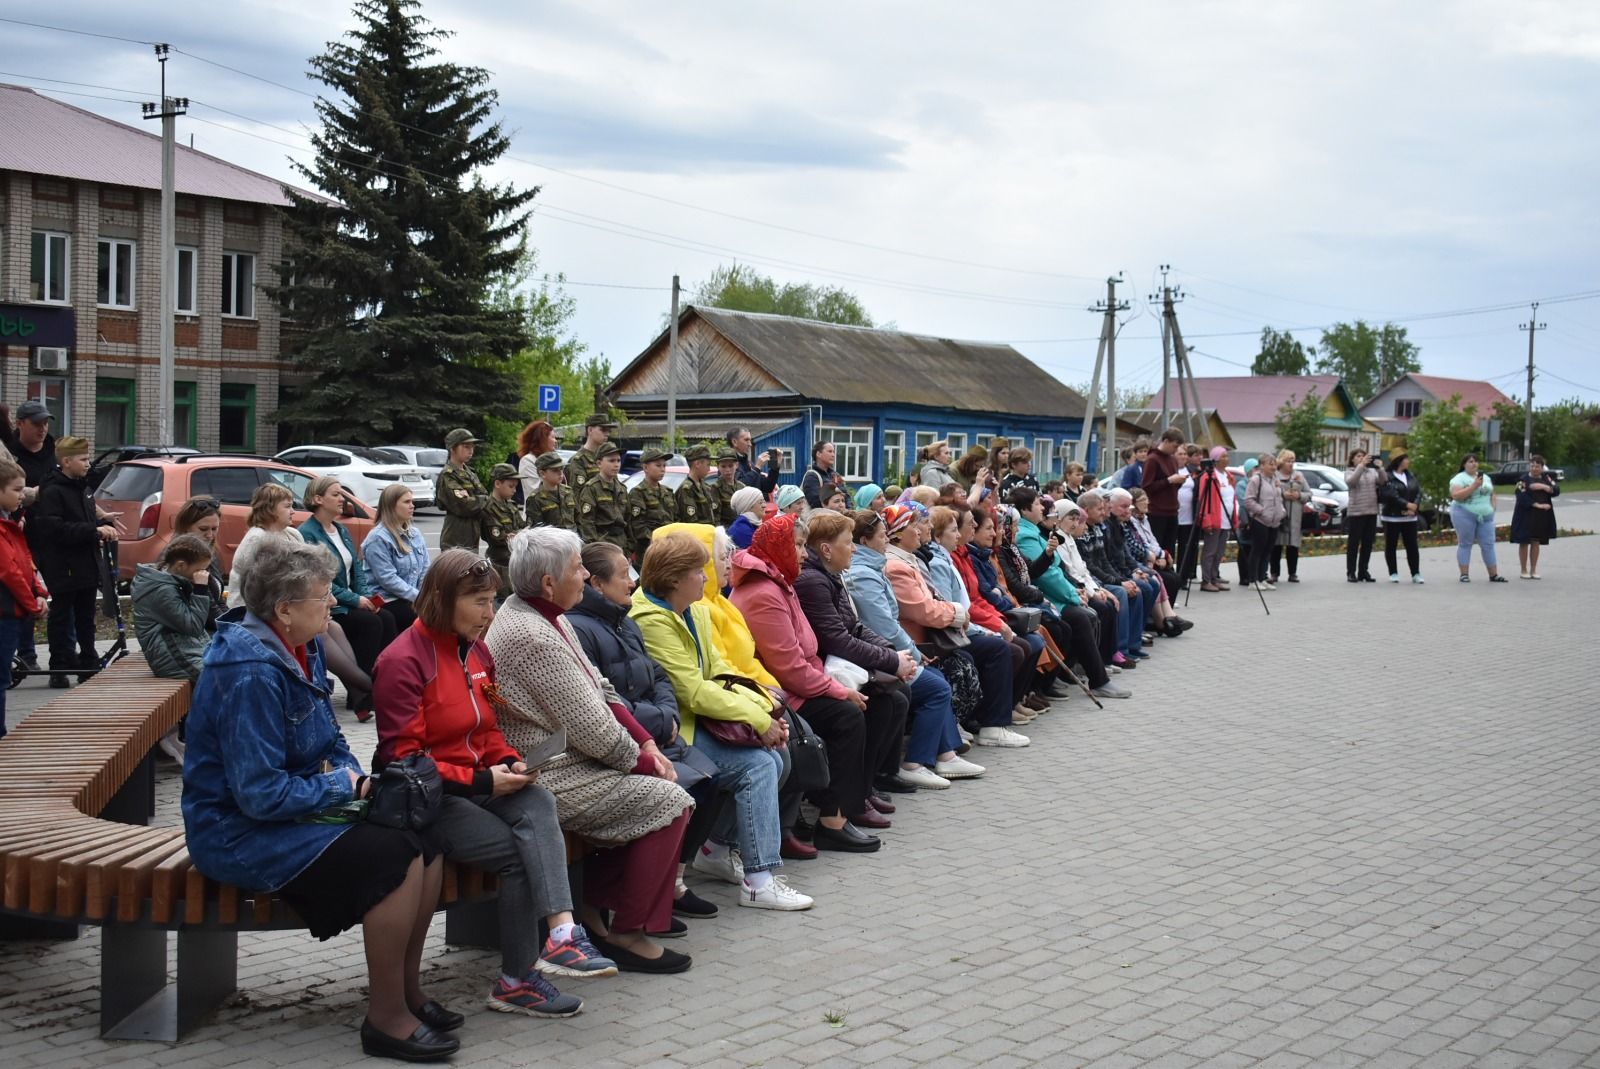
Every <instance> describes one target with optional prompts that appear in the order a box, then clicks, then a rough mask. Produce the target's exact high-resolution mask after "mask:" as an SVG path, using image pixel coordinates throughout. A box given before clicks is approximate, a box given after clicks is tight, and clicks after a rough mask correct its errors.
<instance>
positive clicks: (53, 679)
mask: <svg viewBox="0 0 1600 1069" xmlns="http://www.w3.org/2000/svg"><path fill="white" fill-rule="evenodd" d="M50 686H51V688H52V689H54V690H66V689H67V688H68V687H70V686H72V681H71V680H69V679H68V678H67V677H66V674H65V673H63V672H51V673H50Z"/></svg>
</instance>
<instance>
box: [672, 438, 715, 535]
mask: <svg viewBox="0 0 1600 1069" xmlns="http://www.w3.org/2000/svg"><path fill="white" fill-rule="evenodd" d="M683 458H684V459H685V460H687V461H688V462H689V477H688V478H687V479H685V480H683V483H682V485H680V486H679V487H678V519H679V520H681V521H683V522H684V523H709V524H713V525H715V524H716V522H717V512H718V507H717V495H716V494H715V493H713V492H712V490H711V487H709V486H707V485H706V475H707V474H708V473H710V471H711V449H710V448H709V447H708V446H703V445H696V446H690V447H689V449H687V450H686V451H685V452H684V454H683Z"/></svg>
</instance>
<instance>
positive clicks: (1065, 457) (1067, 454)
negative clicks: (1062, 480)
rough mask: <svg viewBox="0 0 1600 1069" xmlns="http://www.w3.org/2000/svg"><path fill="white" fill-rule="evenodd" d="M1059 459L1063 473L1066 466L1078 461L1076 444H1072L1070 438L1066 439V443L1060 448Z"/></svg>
mask: <svg viewBox="0 0 1600 1069" xmlns="http://www.w3.org/2000/svg"><path fill="white" fill-rule="evenodd" d="M1061 459H1062V467H1061V470H1062V471H1063V472H1064V471H1066V470H1067V469H1066V465H1068V464H1071V463H1072V462H1073V461H1075V460H1077V459H1078V443H1077V442H1074V441H1073V440H1072V439H1070V438H1069V439H1067V441H1066V442H1064V443H1063V444H1062V446H1061Z"/></svg>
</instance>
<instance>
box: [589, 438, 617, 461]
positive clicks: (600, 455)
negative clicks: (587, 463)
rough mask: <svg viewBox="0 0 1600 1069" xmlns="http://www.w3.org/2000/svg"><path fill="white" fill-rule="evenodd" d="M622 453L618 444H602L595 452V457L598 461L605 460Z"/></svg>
mask: <svg viewBox="0 0 1600 1069" xmlns="http://www.w3.org/2000/svg"><path fill="white" fill-rule="evenodd" d="M621 452H622V447H621V446H620V445H618V444H617V443H616V442H601V443H600V448H599V449H596V450H595V451H594V456H595V459H596V460H604V459H605V458H606V457H609V456H615V455H617V454H619V453H621Z"/></svg>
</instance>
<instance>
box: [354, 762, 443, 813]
mask: <svg viewBox="0 0 1600 1069" xmlns="http://www.w3.org/2000/svg"><path fill="white" fill-rule="evenodd" d="M367 798H368V800H369V802H370V804H369V805H368V806H367V823H369V824H378V825H381V826H382V827H385V828H399V829H400V830H401V831H422V830H423V829H425V828H427V827H429V826H431V825H432V824H433V822H434V819H435V818H437V817H438V815H439V806H440V804H441V803H442V802H443V801H444V781H443V780H442V779H441V778H440V777H439V766H438V765H436V764H434V763H433V758H431V757H429V756H428V755H427V754H425V753H414V754H412V755H411V756H409V757H406V758H403V759H401V760H399V761H391V762H390V763H389V764H387V765H385V766H383V771H382V772H379V773H378V774H377V775H375V776H373V777H372V778H371V780H370V781H369V790H368V794H367Z"/></svg>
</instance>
